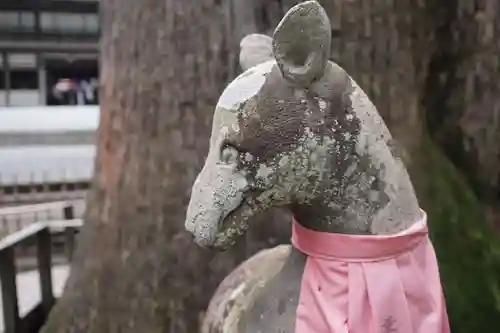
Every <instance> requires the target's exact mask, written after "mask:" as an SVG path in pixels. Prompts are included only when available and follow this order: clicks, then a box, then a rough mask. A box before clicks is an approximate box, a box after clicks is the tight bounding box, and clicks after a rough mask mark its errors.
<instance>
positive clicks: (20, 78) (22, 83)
mask: <svg viewBox="0 0 500 333" xmlns="http://www.w3.org/2000/svg"><path fill="white" fill-rule="evenodd" d="M10 87H11V89H12V90H22V89H38V73H37V72H36V71H35V70H32V69H22V70H20V69H14V70H12V71H11V72H10Z"/></svg>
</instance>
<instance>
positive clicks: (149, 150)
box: [44, 0, 500, 333]
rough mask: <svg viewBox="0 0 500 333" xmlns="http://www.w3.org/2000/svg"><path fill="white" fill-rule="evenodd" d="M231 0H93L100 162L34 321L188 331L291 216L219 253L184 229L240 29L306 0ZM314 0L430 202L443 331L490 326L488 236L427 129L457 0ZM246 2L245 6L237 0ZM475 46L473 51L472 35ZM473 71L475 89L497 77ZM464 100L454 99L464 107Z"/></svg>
mask: <svg viewBox="0 0 500 333" xmlns="http://www.w3.org/2000/svg"><path fill="white" fill-rule="evenodd" d="M226 1H227V2H224V1H220V0H200V1H193V0H167V1H165V0H164V1H159V0H141V1H140V2H138V1H137V0H121V1H118V0H101V1H100V2H101V17H102V23H103V25H102V41H101V43H102V48H101V83H102V90H101V96H102V102H101V123H100V128H99V138H98V157H97V161H96V173H95V177H94V182H93V188H92V191H91V193H90V197H89V204H88V211H87V213H86V217H85V225H84V227H83V229H82V233H81V235H80V237H79V244H78V249H77V253H76V256H75V259H74V262H73V264H72V269H71V276H70V278H69V280H68V283H67V286H66V289H65V291H64V295H63V296H62V298H61V299H60V300H59V301H58V303H57V304H56V307H55V308H54V310H53V311H52V312H51V315H50V318H49V321H48V323H47V325H46V327H45V329H44V332H46V333H62V332H86V333H94V332H96V333H108V332H109V333H112V332H172V333H184V332H197V331H198V319H199V317H200V314H201V313H202V312H203V310H204V309H205V307H206V305H207V303H208V300H209V298H210V296H211V295H212V292H213V291H214V289H215V287H216V286H217V284H218V283H219V282H220V281H221V280H222V278H223V277H224V276H225V275H226V274H227V273H228V272H229V271H230V270H231V269H232V268H234V266H235V265H236V264H237V263H239V262H241V261H242V260H243V259H244V258H246V257H248V256H249V255H251V254H253V253H255V252H256V251H257V250H259V249H261V248H263V247H267V246H272V245H276V244H278V243H282V242H287V241H288V236H289V223H287V222H285V221H286V220H288V221H289V219H288V217H286V216H283V214H281V213H280V212H279V211H276V212H271V215H267V216H263V217H261V219H260V220H261V221H260V222H256V225H255V226H253V227H252V228H250V231H249V235H248V236H247V241H246V242H242V243H240V244H239V245H238V246H237V248H235V249H232V250H231V251H229V252H226V253H223V254H219V255H214V254H212V253H209V252H207V251H203V250H201V249H199V248H198V247H197V246H195V245H194V244H193V242H192V241H191V240H190V238H189V236H187V234H186V233H184V232H183V230H182V229H183V222H184V214H185V207H186V205H187V202H188V197H189V189H190V188H191V185H192V182H193V181H194V177H195V175H196V174H197V172H198V171H199V169H200V167H201V164H202V160H203V159H204V157H205V155H206V152H207V149H208V135H209V132H210V127H211V119H212V114H213V108H214V106H215V104H216V101H217V98H218V97H219V94H220V93H221V92H222V89H223V86H224V84H225V83H226V82H227V80H228V79H230V78H231V77H232V76H233V75H234V74H236V71H237V68H236V59H237V52H238V44H239V39H240V38H241V36H242V35H244V34H247V33H250V32H257V31H258V32H263V33H270V32H271V31H272V29H274V27H275V26H276V24H277V23H278V21H279V19H281V17H282V15H283V14H284V12H285V11H286V10H287V9H289V8H290V7H291V6H293V5H294V4H295V3H298V2H300V1H293V0H274V1H263V0H254V1H253V2H252V3H251V4H252V5H253V7H252V6H251V5H249V3H250V2H249V1H248V0H226ZM491 1H494V0H491ZM243 2H244V3H243ZM320 2H321V3H322V4H323V5H324V6H325V8H326V9H327V10H328V12H329V14H330V17H331V20H332V26H333V29H334V33H333V36H334V40H333V43H332V51H333V59H334V60H335V61H337V62H338V63H339V64H340V65H342V66H343V67H344V68H345V69H346V70H347V71H348V72H349V73H350V74H351V75H352V76H353V77H354V78H355V79H356V80H357V81H358V82H359V84H360V85H361V86H362V87H363V89H364V90H365V91H366V92H367V93H368V94H369V95H370V97H371V98H372V99H373V100H374V102H375V104H376V105H377V107H378V108H379V111H380V112H381V114H382V115H383V117H384V118H385V120H386V121H387V123H388V125H389V127H390V129H391V132H392V133H393V134H394V135H395V137H396V138H397V139H398V141H399V142H400V145H401V150H402V152H403V155H404V157H405V160H406V162H407V163H408V165H409V166H410V171H411V175H412V179H413V182H414V185H415V186H416V188H417V191H418V195H419V199H420V201H421V202H422V206H423V208H424V209H425V210H427V211H428V214H429V219H430V227H431V232H432V236H433V237H434V242H435V244H436V249H437V253H438V257H439V260H440V265H441V270H442V275H443V279H444V284H445V292H446V297H447V300H448V306H449V312H450V317H451V321H452V326H453V331H454V332H488V331H491V329H490V326H491V327H495V325H496V327H499V326H500V323H499V320H500V319H499V318H500V315H499V311H498V309H499V308H500V307H499V301H498V297H497V298H495V297H496V296H495V295H498V290H500V286H498V277H499V276H500V265H499V258H498V253H499V252H496V253H497V257H495V251H498V247H497V244H498V242H494V241H493V240H492V239H491V235H490V234H491V233H489V232H488V231H489V229H488V227H487V226H486V223H485V219H484V216H483V214H482V211H481V207H480V204H479V202H478V201H477V198H476V196H475V194H474V193H473V192H472V191H471V190H470V186H469V185H468V184H467V183H466V182H465V181H464V180H463V177H462V176H461V174H459V173H458V172H457V171H456V169H455V168H454V167H453V166H452V164H451V163H450V162H449V161H448V159H447V158H446V157H444V156H443V155H442V154H441V153H440V152H439V149H438V145H437V144H436V143H438V144H439V145H442V146H443V147H447V146H446V144H445V142H444V139H442V138H440V137H439V135H437V134H438V133H439V128H440V126H441V125H440V124H442V123H443V121H441V123H440V121H434V120H435V119H438V118H439V119H445V118H446V117H448V116H449V117H452V113H451V111H449V109H446V108H445V109H444V111H442V108H441V104H442V103H439V99H437V98H443V100H445V101H448V100H449V97H450V96H457V94H459V93H460V91H461V90H460V89H458V90H453V91H452V93H450V92H448V91H447V90H446V89H447V87H448V85H444V84H442V82H441V83H440V81H439V80H438V78H439V76H438V75H437V73H436V72H439V71H437V70H436V64H440V61H444V60H443V59H441V58H440V57H441V56H443V54H444V55H446V53H447V52H449V51H450V49H451V50H454V49H453V45H454V46H457V43H458V42H459V40H458V39H454V40H453V42H452V43H453V45H451V46H450V45H449V44H446V43H445V42H444V41H445V40H446V38H445V36H446V30H443V29H454V28H455V27H456V26H457V24H459V25H460V24H462V25H460V26H461V29H463V31H465V32H468V33H469V34H470V33H471V32H470V30H468V27H469V26H468V25H466V24H465V23H463V22H464V21H460V20H458V21H457V20H456V17H455V16H454V15H455V12H454V10H455V9H457V8H458V5H457V6H455V7H451V9H450V8H449V7H448V3H447V2H437V1H432V0H418V1H417V0H397V1H396V0H354V1H342V0H334V1H332V0H322V1H320ZM454 3H458V2H457V1H455V2H454ZM460 3H461V4H462V3H466V2H463V1H461V2H460ZM243 5H245V6H246V7H245V8H246V11H245V12H242V11H241V10H237V9H238V8H240V7H241V6H243ZM252 8H253V10H252ZM446 10H448V11H451V12H453V14H449V13H448V12H446ZM457 10H458V9H457ZM242 14H245V15H244V16H241V15H242ZM443 15H448V16H446V17H445V18H446V21H445V23H443V25H440V24H438V23H439V22H441V21H439V20H441V19H442V18H443ZM460 17H461V16H460ZM238 18H241V19H242V20H243V21H238ZM238 22H244V24H243V25H239V24H238ZM466 22H469V21H466ZM443 26H444V28H443ZM252 29H256V30H257V31H252ZM453 31H455V30H453ZM491 43H493V42H491ZM471 45H472V44H471ZM469 50H470V52H472V53H473V54H475V53H474V52H475V48H474V47H472V46H471V47H470V49H469ZM482 50H484V49H482ZM491 50H494V48H493V47H492V48H491ZM489 52H493V51H489ZM492 54H493V53H491V55H492ZM476 57H479V55H477V56H476ZM480 58H481V59H484V61H486V62H487V63H488V64H490V62H489V61H491V60H487V59H486V58H487V57H480ZM490 58H491V57H490ZM490 58H488V59H490ZM467 59H468V61H465V62H459V64H460V66H458V67H457V68H460V69H461V70H462V71H466V70H467V71H468V68H470V66H472V64H473V63H474V61H473V59H476V58H474V56H473V55H470V56H469V57H468V58H467ZM438 67H439V66H438ZM494 68H497V67H494ZM438 69H439V68H438ZM484 72H485V70H484V69H483V70H482V72H481V73H483V74H484ZM483 74H481V75H479V76H478V77H479V78H480V79H479V81H481V82H483V83H482V84H483V87H484V86H485V85H493V83H492V82H493V81H492V80H490V79H484V80H483V79H482V78H484V76H482V75H483ZM463 75H465V74H463ZM491 75H493V74H491ZM492 77H493V76H492ZM436 80H438V81H436ZM465 81H467V80H465ZM436 82H438V83H439V84H438V83H436ZM495 82H496V81H495ZM452 86H453V85H452ZM488 96H490V97H488V98H493V97H491V96H492V95H491V94H490V95H488ZM469 100H470V99H466V100H462V101H460V102H457V105H460V107H461V108H462V109H471V110H472V109H474V107H473V105H472V104H467V103H468V101H469ZM476 100H478V101H483V102H481V103H483V104H484V103H485V102H484V101H486V100H487V101H490V99H484V98H483V97H481V98H480V97H479V96H478V97H477V99H476ZM478 103H479V102H478ZM481 103H479V104H481ZM495 110H497V109H495ZM440 112H444V113H445V115H444V116H443V117H441V118H440V117H439V116H440V115H441V113H440ZM453 117H454V118H452V119H457V117H456V116H453ZM495 119H496V118H495ZM433 121H434V122H433ZM435 124H437V125H435ZM482 126H484V123H483V125H482ZM429 129H430V131H429ZM429 132H430V133H431V134H432V135H429ZM488 133H490V132H488ZM491 135H492V134H491V133H490V134H489V136H488V138H489V139H488V140H489V141H488V142H489V143H491V141H492V140H493V139H491ZM430 137H432V138H433V140H431V139H430ZM475 142H482V141H480V140H476V141H475ZM476 146H478V144H476ZM492 147H493V148H489V149H497V148H498V146H494V145H493V146H492ZM494 147H497V148H494ZM446 153H449V151H448V150H447V151H446ZM457 165H459V164H458V163H457ZM459 166H460V165H459ZM488 168H490V167H488ZM488 170H489V169H488ZM497 170H498V169H497Z"/></svg>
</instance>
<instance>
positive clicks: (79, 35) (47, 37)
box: [0, 0, 99, 106]
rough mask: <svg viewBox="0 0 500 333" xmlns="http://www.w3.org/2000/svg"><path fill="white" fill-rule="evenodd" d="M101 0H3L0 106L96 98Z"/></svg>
mask: <svg viewBox="0 0 500 333" xmlns="http://www.w3.org/2000/svg"><path fill="white" fill-rule="evenodd" d="M98 38H99V19H98V1H97V0H0V106H33V105H57V104H97V103H98V96H97V80H96V79H97V77H98V61H97V53H98V51H97V50H98Z"/></svg>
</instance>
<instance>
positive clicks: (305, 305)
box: [292, 211, 450, 333]
mask: <svg viewBox="0 0 500 333" xmlns="http://www.w3.org/2000/svg"><path fill="white" fill-rule="evenodd" d="M422 214H423V217H422V219H421V220H420V221H418V222H417V223H415V224H414V225H413V226H412V227H411V228H409V229H408V230H405V231H404V232H402V233H399V234H396V235H376V236H373V235H344V234H333V233H325V232H317V231H313V230H310V229H307V228H304V227H302V226H301V225H299V224H298V223H297V222H295V221H294V223H293V229H292V244H293V246H294V247H295V248H296V249H297V250H299V251H300V252H303V253H304V254H306V255H307V256H308V258H307V262H306V266H305V269H304V274H303V276H302V285H301V291H300V299H299V305H298V307H297V316H296V325H295V333H449V332H450V328H449V323H448V315H447V313H446V305H445V301H444V296H443V292H442V287H441V281H440V276H439V269H438V264H437V260H436V254H435V252H434V248H433V246H432V243H431V241H430V239H429V236H428V230H427V217H426V214H425V212H423V211H422Z"/></svg>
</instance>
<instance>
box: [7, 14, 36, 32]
mask: <svg viewBox="0 0 500 333" xmlns="http://www.w3.org/2000/svg"><path fill="white" fill-rule="evenodd" d="M0 30H4V31H34V30H35V14H34V13H32V12H13V11H9V12H0Z"/></svg>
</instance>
